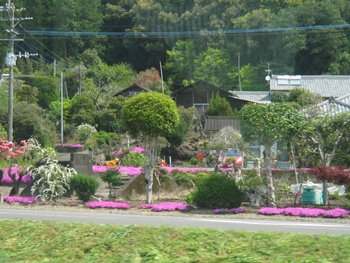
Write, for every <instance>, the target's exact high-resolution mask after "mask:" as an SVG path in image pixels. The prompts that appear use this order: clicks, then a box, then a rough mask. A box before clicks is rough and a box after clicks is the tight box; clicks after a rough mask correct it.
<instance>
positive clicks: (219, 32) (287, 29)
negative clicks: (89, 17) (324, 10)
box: [26, 24, 350, 37]
mask: <svg viewBox="0 0 350 263" xmlns="http://www.w3.org/2000/svg"><path fill="white" fill-rule="evenodd" d="M343 28H350V24H337V25H320V26H301V27H284V28H281V27H279V28H258V29H233V30H206V31H202V30H194V31H169V32H168V31H161V32H72V31H32V30H29V31H26V32H28V33H30V34H32V35H36V36H73V37H74V36H75V37H81V36H123V37H134V36H191V35H203V36H207V35H234V34H252V33H275V32H293V31H305V30H306V31H307V30H319V29H343Z"/></svg>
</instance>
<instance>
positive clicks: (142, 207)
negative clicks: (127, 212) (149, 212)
mask: <svg viewBox="0 0 350 263" xmlns="http://www.w3.org/2000/svg"><path fill="white" fill-rule="evenodd" d="M153 206H154V204H142V205H139V206H138V207H137V208H138V209H151V208H153Z"/></svg>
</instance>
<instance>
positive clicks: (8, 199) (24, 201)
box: [4, 196, 36, 204]
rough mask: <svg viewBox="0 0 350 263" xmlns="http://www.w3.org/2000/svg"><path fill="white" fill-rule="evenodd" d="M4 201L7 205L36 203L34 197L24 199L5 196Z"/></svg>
mask: <svg viewBox="0 0 350 263" xmlns="http://www.w3.org/2000/svg"><path fill="white" fill-rule="evenodd" d="M4 200H5V201H6V202H7V203H16V202H18V203H22V204H33V203H35V202H36V197H35V196H31V197H25V196H5V197H4Z"/></svg>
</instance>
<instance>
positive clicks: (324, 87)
mask: <svg viewBox="0 0 350 263" xmlns="http://www.w3.org/2000/svg"><path fill="white" fill-rule="evenodd" d="M297 87H300V88H305V89H307V90H309V91H311V92H313V93H318V94H320V95H321V96H322V97H324V98H330V97H335V98H338V97H341V96H344V95H345V94H348V93H350V75H304V76H303V75H301V76H300V75H298V76H289V75H285V76H282V75H272V77H271V79H270V90H271V91H289V90H292V89H294V88H297Z"/></svg>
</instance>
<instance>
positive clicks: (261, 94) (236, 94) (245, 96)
mask: <svg viewBox="0 0 350 263" xmlns="http://www.w3.org/2000/svg"><path fill="white" fill-rule="evenodd" d="M229 92H230V93H231V94H232V95H231V96H229V97H231V98H235V99H240V100H245V101H252V102H265V103H270V102H271V99H270V92H269V91H232V90H230V91H229Z"/></svg>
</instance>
